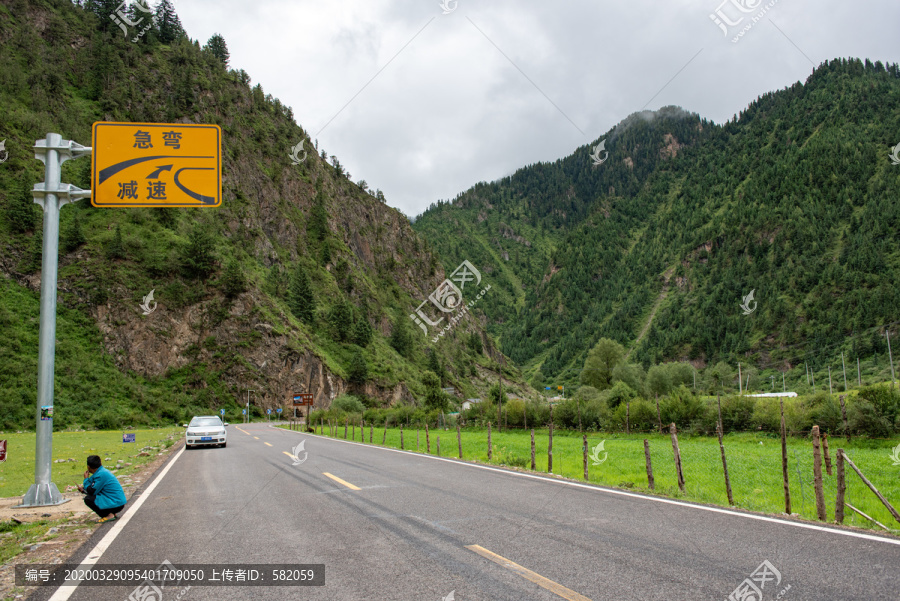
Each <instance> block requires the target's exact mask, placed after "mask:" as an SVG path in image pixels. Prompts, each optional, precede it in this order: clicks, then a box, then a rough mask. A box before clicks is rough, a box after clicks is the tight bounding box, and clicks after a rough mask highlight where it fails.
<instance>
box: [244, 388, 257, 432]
mask: <svg viewBox="0 0 900 601" xmlns="http://www.w3.org/2000/svg"><path fill="white" fill-rule="evenodd" d="M251 392H256V391H255V390H250V389H249V388H248V389H247V422H246V423H248V424H249V423H250V393H251Z"/></svg>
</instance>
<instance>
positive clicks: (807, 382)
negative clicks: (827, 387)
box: [803, 362, 809, 386]
mask: <svg viewBox="0 0 900 601" xmlns="http://www.w3.org/2000/svg"><path fill="white" fill-rule="evenodd" d="M803 367H805V368H806V385H807V386H809V365H807V364H806V363H805V362H804V363H803Z"/></svg>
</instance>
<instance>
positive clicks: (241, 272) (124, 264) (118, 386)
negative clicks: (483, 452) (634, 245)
mask: <svg viewBox="0 0 900 601" xmlns="http://www.w3.org/2000/svg"><path fill="white" fill-rule="evenodd" d="M120 6H121V5H120V3H119V2H117V1H114V2H110V1H108V0H88V1H85V2H76V3H73V2H72V1H71V0H36V1H26V0H0V56H2V57H3V60H2V61H0V140H2V141H3V142H4V148H3V150H2V151H0V159H2V161H3V162H2V163H0V213H2V216H0V273H2V275H3V277H2V278H0V338H2V339H3V343H2V344H0V383H2V388H3V391H4V392H3V395H0V427H2V428H18V427H28V428H30V427H32V426H33V424H34V413H35V402H36V401H35V388H36V382H37V334H38V327H37V323H38V321H37V319H38V296H39V288H40V268H41V242H42V226H41V213H40V210H39V208H38V206H37V205H35V204H34V203H33V200H32V195H31V189H32V186H33V185H34V184H35V183H36V182H40V181H43V165H42V164H41V163H40V162H39V161H37V160H35V159H34V153H33V150H32V146H33V145H34V142H35V140H37V139H40V138H43V137H44V136H46V134H47V133H48V132H55V133H59V134H61V135H62V136H63V138H64V139H71V140H74V141H76V142H78V143H81V144H83V145H85V146H90V144H91V126H92V123H94V122H96V121H129V122H168V123H207V124H217V125H219V126H220V127H221V128H222V132H223V144H222V150H223V158H222V167H223V188H224V189H223V203H222V207H221V208H218V209H191V208H188V209H174V208H162V209H146V208H133V209H118V208H117V209H109V208H93V207H91V205H90V203H89V201H87V200H84V201H80V202H77V203H74V204H72V205H68V206H65V207H63V209H62V211H61V232H62V234H61V240H60V269H59V310H58V315H59V318H58V324H59V325H58V330H57V338H58V343H57V359H56V374H57V379H56V416H55V418H54V419H55V421H56V426H57V427H79V426H102V427H106V428H115V427H120V426H124V425H135V426H138V425H141V424H153V423H160V422H161V421H167V422H171V421H178V422H181V421H182V420H183V419H184V418H185V417H186V416H189V415H191V414H192V413H194V412H203V413H207V412H210V411H217V410H218V409H219V408H224V409H227V410H228V412H229V419H239V416H240V407H241V405H240V404H239V403H243V402H245V401H247V399H249V400H250V402H251V405H252V406H253V407H254V408H255V410H256V411H257V412H259V411H260V410H262V409H266V408H272V409H274V408H276V407H281V406H285V404H286V403H287V402H288V398H289V396H290V395H291V393H293V392H312V393H314V394H315V397H316V405H317V406H318V407H322V406H327V405H328V404H329V403H330V401H331V399H333V398H334V397H335V396H336V395H338V394H341V393H344V392H347V391H350V392H353V393H354V394H357V395H359V396H362V397H363V398H364V399H365V400H367V402H368V403H369V404H370V405H373V406H374V405H386V404H390V403H395V402H409V403H413V404H417V403H421V399H422V398H423V395H424V394H425V392H426V388H427V386H426V385H425V384H423V380H424V379H425V378H426V375H427V374H428V372H427V371H426V370H427V369H429V368H431V369H433V370H434V369H436V370H438V371H439V372H440V376H441V377H440V380H441V381H440V382H439V384H435V385H443V386H455V387H456V388H457V390H458V391H459V394H460V395H463V394H465V395H468V396H477V395H478V394H479V392H480V391H481V390H482V389H483V388H485V387H486V384H487V383H488V382H490V383H494V382H496V378H497V373H498V371H499V363H498V362H500V363H502V362H504V359H503V357H502V356H501V355H500V354H499V352H498V351H497V349H496V347H495V346H494V345H493V344H492V343H491V339H490V338H489V337H487V336H486V335H485V334H484V331H483V328H482V327H481V326H480V325H479V320H478V319H477V317H475V318H471V319H465V320H463V321H462V322H461V323H459V324H457V325H456V327H455V329H454V330H453V332H451V334H449V335H448V336H446V337H444V338H443V339H441V341H440V343H439V344H435V345H433V347H434V349H435V351H436V353H433V354H432V353H428V354H426V352H425V348H426V344H427V339H426V338H425V337H424V336H423V335H422V334H421V332H420V331H419V329H418V328H416V327H415V325H414V324H413V323H412V321H411V320H410V319H409V314H410V313H411V312H412V311H413V309H414V308H415V307H416V306H417V305H418V304H419V303H420V302H422V300H424V299H425V298H427V295H428V294H429V293H431V292H432V291H433V290H434V288H435V286H436V285H437V284H438V283H440V282H441V281H442V280H443V279H444V277H445V274H444V271H443V268H442V266H441V264H440V261H439V260H438V258H437V257H435V255H434V254H432V252H431V251H430V250H429V245H428V244H427V243H426V242H424V241H423V240H422V239H421V238H420V237H419V236H418V235H417V234H416V233H415V232H414V231H413V230H412V228H411V226H410V224H409V221H408V219H407V218H405V217H404V216H403V215H402V214H401V213H399V212H398V211H396V210H394V209H392V208H390V207H388V206H387V205H386V204H385V199H384V196H383V194H381V192H380V191H377V190H376V191H369V190H368V187H367V186H366V185H365V184H364V183H362V182H360V183H354V182H352V181H351V179H350V174H349V173H346V171H345V170H344V169H343V167H342V166H341V164H340V161H339V160H338V159H337V157H334V156H331V157H330V161H329V160H328V159H329V156H328V154H327V152H326V150H325V149H324V148H319V147H318V143H317V142H316V141H314V140H310V139H309V138H308V133H307V132H305V131H304V130H303V129H302V128H301V127H300V126H299V125H298V124H297V123H296V122H295V119H294V115H293V113H292V111H291V109H290V108H289V107H287V106H285V105H284V104H282V103H281V102H280V101H279V100H278V99H276V98H273V97H272V96H271V95H268V94H266V93H265V92H264V91H263V88H262V87H261V86H260V85H258V84H257V85H252V84H251V83H250V76H249V75H248V74H247V73H246V72H244V71H243V70H235V69H232V68H230V67H229V65H228V61H229V55H228V49H227V44H226V43H225V40H224V39H223V38H222V37H221V36H219V35H214V36H213V37H212V38H211V39H210V40H209V41H208V42H207V43H206V44H204V45H202V46H201V44H200V43H199V42H197V41H192V40H190V39H189V38H188V37H187V34H186V33H185V31H184V29H183V27H182V25H181V23H180V22H179V19H178V16H177V13H176V11H175V9H174V7H173V3H172V2H171V0H162V1H161V2H160V3H159V4H157V5H156V6H154V8H153V15H152V16H150V15H149V14H148V12H147V10H149V9H146V10H145V9H142V8H141V7H138V6H137V5H136V4H134V3H131V4H129V7H128V9H127V11H126V12H120ZM122 10H123V11H125V9H122ZM113 17H115V18H113ZM135 23H136V24H138V26H135V27H132V26H131V24H135ZM123 30H125V31H126V35H125V36H123V34H122V31H123ZM301 143H302V147H300V148H299V149H298V148H297V147H298V145H299V144H301ZM295 151H296V152H295ZM291 155H293V156H295V157H297V158H298V159H300V162H299V164H294V163H296V162H297V161H293V160H292V158H291ZM303 157H305V159H304V158H303ZM90 178H91V169H90V160H89V159H86V158H82V159H78V160H74V161H69V162H68V163H66V164H65V165H64V167H63V177H62V181H63V182H67V183H71V184H74V185H76V186H79V187H81V188H84V189H89V188H91V181H90ZM151 291H153V292H154V297H153V304H152V306H153V308H154V310H153V311H152V312H151V313H149V314H145V313H146V310H144V311H142V309H141V304H142V301H144V302H145V303H146V304H147V305H148V306H149V305H150V303H147V302H146V301H145V300H144V299H145V297H147V295H148V293H150V292H151ZM473 340H476V341H478V342H479V344H473V343H472V341H473ZM463 341H465V344H464V343H463ZM504 371H505V372H506V376H507V378H508V379H509V380H511V381H510V382H508V385H510V384H514V383H515V380H516V374H515V372H514V370H510V369H505V370H504Z"/></svg>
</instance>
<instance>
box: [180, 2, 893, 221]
mask: <svg viewBox="0 0 900 601" xmlns="http://www.w3.org/2000/svg"><path fill="white" fill-rule="evenodd" d="M721 2H722V0H668V1H665V2H663V1H660V0H653V1H651V0H627V1H619V2H611V1H609V0H557V1H553V2H550V1H546V0H544V1H538V0H491V1H490V2H486V1H483V0H482V1H475V0H458V1H455V0H447V6H446V8H447V9H448V14H443V13H444V10H443V9H442V6H441V3H440V2H439V1H438V0H415V1H413V0H368V1H366V2H363V1H352V2H351V1H344V0H328V1H326V0H252V1H247V0H175V5H176V8H177V10H178V13H179V15H180V17H181V20H182V23H183V24H184V27H185V29H186V30H187V32H188V35H190V36H191V37H192V38H193V39H199V40H200V41H201V43H205V42H206V40H207V39H209V37H210V36H211V35H212V34H213V33H215V32H218V33H221V34H222V35H223V36H224V37H225V40H226V42H227V44H228V48H229V50H230V52H231V67H232V68H235V69H244V70H245V71H247V73H248V74H249V75H250V77H251V78H252V81H253V83H254V85H255V84H256V83H260V84H262V86H263V89H264V90H265V92H266V93H268V94H272V95H273V96H275V97H277V98H279V99H281V101H282V102H283V103H284V104H286V105H288V106H290V107H292V108H293V110H294V115H295V118H296V119H297V121H298V123H299V124H300V125H301V126H303V128H304V129H305V130H307V131H309V132H310V135H311V137H312V138H313V139H318V142H319V148H320V149H321V148H323V147H324V148H325V149H326V150H327V151H328V153H329V155H331V154H334V155H337V156H338V158H339V160H340V161H341V163H342V164H343V165H344V166H345V168H346V169H347V171H349V172H350V173H351V174H352V177H353V179H354V181H358V180H360V179H365V180H366V181H367V182H368V184H369V186H371V187H372V188H376V187H377V188H380V189H382V190H383V191H384V193H385V195H386V197H387V201H388V204H390V205H391V206H394V207H397V208H398V209H400V210H401V211H403V212H404V213H406V214H407V215H410V216H415V215H418V214H420V213H421V212H422V211H423V210H424V209H425V208H426V207H427V206H428V205H429V204H431V203H432V202H435V201H436V200H438V199H445V200H446V199H451V198H453V197H455V196H456V195H457V194H458V193H459V192H462V191H464V190H466V189H467V188H469V187H470V186H472V185H473V184H475V183H477V182H479V181H492V180H495V179H497V178H500V177H503V176H505V175H509V174H511V173H513V172H514V171H515V170H516V169H517V168H519V167H522V166H525V165H528V164H531V163H536V162H540V161H552V160H555V159H557V158H560V157H564V156H566V155H568V154H570V153H571V152H572V151H574V150H575V149H576V148H577V147H579V146H582V145H584V144H588V143H590V142H592V141H595V140H597V139H599V138H601V137H602V136H603V135H604V134H605V133H606V132H607V131H608V130H609V129H610V128H612V127H614V126H615V125H616V124H617V123H618V122H619V121H621V120H622V119H623V118H625V117H627V116H628V115H629V114H631V113H633V112H635V111H639V110H641V109H643V108H645V107H646V108H647V109H650V110H655V109H658V108H660V107H662V106H666V105H678V106H681V107H683V108H684V109H686V110H689V111H692V112H697V113H699V114H700V115H701V116H702V117H705V118H707V119H711V120H713V121H715V122H717V123H722V122H724V121H726V120H728V119H730V118H732V117H733V116H734V115H735V114H736V113H737V112H739V111H740V110H742V109H743V108H744V107H745V106H746V105H747V104H748V103H749V102H751V101H752V100H753V99H755V98H756V97H757V96H759V95H761V94H763V93H765V92H767V91H772V90H777V89H781V88H784V87H786V86H790V85H791V84H793V83H794V82H797V81H805V79H806V77H807V76H808V75H809V74H810V72H811V71H812V69H813V67H814V65H818V64H819V63H821V62H822V61H824V60H827V59H832V58H836V57H848V56H853V57H860V58H871V59H872V60H881V61H883V62H900V30H898V24H900V2H897V0H853V1H850V0H841V1H837V0H815V1H813V0H726V1H725V3H724V4H722V3H721ZM717 11H718V13H717ZM761 12H763V13H764V14H763V15H762V16H761V17H760V18H759V19H758V21H757V22H756V23H753V22H752V19H753V17H754V16H757V15H759V14H760V13H761ZM714 13H717V14H716V16H717V18H718V19H719V21H721V22H722V23H723V25H722V28H720V27H719V26H718V25H717V24H716V23H715V22H714V20H713V19H712V18H711V17H710V15H713V14H714ZM741 18H743V20H742V21H741V22H739V23H738V20H739V19H741ZM729 22H730V23H738V24H737V25H734V26H729V25H728V23H729ZM748 25H751V27H750V29H749V30H747V31H746V32H745V33H744V35H743V37H741V38H738V41H737V42H733V41H732V40H733V39H734V38H735V36H736V35H737V34H738V32H739V31H740V30H741V28H742V27H746V26H748ZM723 28H724V29H725V30H727V35H726V33H725V31H723ZM379 71H380V73H379ZM376 74H377V75H376ZM373 77H374V79H373ZM370 80H371V82H370ZM369 82H370V83H369ZM367 84H368V85H367ZM361 90H362V91H361ZM348 103H349V104H348ZM345 105H346V108H344V107H345ZM898 135H900V132H898ZM298 141H299V140H298ZM226 143H227V141H226ZM283 150H284V154H285V155H287V153H288V152H289V150H290V149H289V148H285V149H283Z"/></svg>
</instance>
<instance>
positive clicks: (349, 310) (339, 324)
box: [328, 299, 353, 342]
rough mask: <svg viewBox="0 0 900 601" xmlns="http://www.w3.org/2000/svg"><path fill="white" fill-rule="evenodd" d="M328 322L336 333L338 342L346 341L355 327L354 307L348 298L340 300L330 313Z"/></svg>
mask: <svg viewBox="0 0 900 601" xmlns="http://www.w3.org/2000/svg"><path fill="white" fill-rule="evenodd" d="M328 322H329V323H330V324H331V327H332V329H333V330H334V334H335V341H336V342H344V341H346V340H347V336H348V335H349V334H350V329H351V328H352V327H353V307H352V306H351V305H350V303H349V302H347V300H346V299H341V300H339V301H338V302H337V303H336V304H335V305H334V306H333V307H331V311H330V312H329V313H328Z"/></svg>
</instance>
